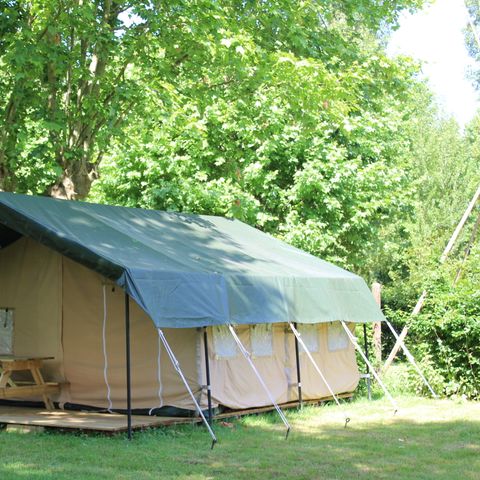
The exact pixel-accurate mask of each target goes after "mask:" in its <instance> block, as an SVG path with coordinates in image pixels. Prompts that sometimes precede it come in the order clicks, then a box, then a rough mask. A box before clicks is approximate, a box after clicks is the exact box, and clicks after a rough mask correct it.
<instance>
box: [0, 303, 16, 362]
mask: <svg viewBox="0 0 480 480" xmlns="http://www.w3.org/2000/svg"><path fill="white" fill-rule="evenodd" d="M13 313H14V310H13V309H12V308H0V355H13V316H14V315H13Z"/></svg>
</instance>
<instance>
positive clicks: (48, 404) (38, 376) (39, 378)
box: [30, 367, 55, 410]
mask: <svg viewBox="0 0 480 480" xmlns="http://www.w3.org/2000/svg"><path fill="white" fill-rule="evenodd" d="M30 371H31V372H32V377H33V380H34V381H35V383H36V384H37V385H45V380H44V379H43V375H42V372H40V369H39V368H38V367H32V368H31V369H30ZM42 397H43V403H45V408H46V409H47V410H55V406H54V404H53V402H52V400H51V398H50V397H49V396H48V395H47V394H44V395H42Z"/></svg>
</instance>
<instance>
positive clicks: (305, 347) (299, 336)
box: [289, 322, 350, 427]
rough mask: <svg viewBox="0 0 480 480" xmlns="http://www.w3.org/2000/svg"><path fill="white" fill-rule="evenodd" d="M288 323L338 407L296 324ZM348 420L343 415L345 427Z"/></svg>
mask: <svg viewBox="0 0 480 480" xmlns="http://www.w3.org/2000/svg"><path fill="white" fill-rule="evenodd" d="M289 325H290V329H291V330H292V332H293V334H294V335H295V338H296V339H297V340H298V342H299V343H300V345H301V346H302V348H303V351H304V352H305V353H306V354H307V357H308V358H309V360H310V362H312V365H313V368H315V370H316V371H317V373H318V374H319V375H320V378H321V379H322V381H323V383H324V384H325V386H326V387H327V389H328V391H329V392H330V395H331V396H332V397H333V399H334V400H335V403H336V404H337V405H338V406H339V407H340V401H339V400H338V397H337V396H336V395H335V392H334V391H333V388H332V387H331V386H330V384H329V383H328V382H327V379H326V377H325V375H324V374H323V373H322V371H321V370H320V367H319V366H318V364H317V362H316V361H315V359H314V358H313V357H312V354H311V353H310V350H308V348H307V346H306V345H305V342H304V341H303V339H302V336H301V335H300V332H299V331H298V330H297V328H296V325H295V326H294V324H293V323H292V322H289ZM349 422H350V417H349V416H348V415H345V427H347V425H348V423H349Z"/></svg>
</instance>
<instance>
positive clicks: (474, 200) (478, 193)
mask: <svg viewBox="0 0 480 480" xmlns="http://www.w3.org/2000/svg"><path fill="white" fill-rule="evenodd" d="M474 33H475V31H474ZM479 198H480V186H479V187H478V188H477V191H476V192H475V195H474V196H473V198H472V199H471V200H470V203H469V204H468V206H467V209H466V210H465V212H464V214H463V216H462V218H461V219H460V222H458V225H457V228H455V231H454V232H453V234H452V236H451V237H450V240H449V241H448V244H447V246H446V247H445V250H444V251H443V253H442V256H441V257H440V264H442V263H445V261H446V260H447V258H448V255H449V254H450V252H451V251H452V249H453V247H454V245H455V242H456V241H457V238H458V236H459V235H460V232H461V231H462V228H463V226H464V225H465V223H466V222H467V220H468V217H469V216H470V214H471V213H472V210H473V208H474V207H475V204H476V203H477V201H478V199H479ZM426 297H427V291H426V290H424V291H423V293H422V295H421V296H420V298H419V299H418V302H417V304H416V305H415V308H414V309H413V312H412V316H413V315H418V314H419V313H420V310H421V309H422V307H423V304H424V302H425V298H426ZM407 333H408V325H405V326H404V327H403V330H402V331H401V332H400V335H399V336H398V340H397V341H396V343H395V345H394V346H393V348H392V351H391V352H390V355H389V356H388V358H387V360H386V361H385V364H384V365H383V369H382V372H383V373H385V372H386V371H387V369H388V368H389V367H390V365H391V364H392V362H393V361H394V360H395V357H396V356H397V353H398V351H399V350H400V347H401V345H400V344H401V342H404V341H405V337H406V336H407Z"/></svg>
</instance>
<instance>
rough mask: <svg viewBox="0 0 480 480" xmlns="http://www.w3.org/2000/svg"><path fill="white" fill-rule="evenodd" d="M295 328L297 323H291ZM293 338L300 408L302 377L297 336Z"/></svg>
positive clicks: (301, 404)
mask: <svg viewBox="0 0 480 480" xmlns="http://www.w3.org/2000/svg"><path fill="white" fill-rule="evenodd" d="M293 325H294V326H295V328H297V324H296V323H294V324H293ZM294 338H295V361H296V363H297V388H298V403H299V404H300V408H303V398H302V379H301V372H300V355H299V351H298V338H297V336H296V335H294Z"/></svg>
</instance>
